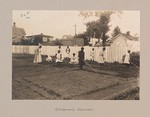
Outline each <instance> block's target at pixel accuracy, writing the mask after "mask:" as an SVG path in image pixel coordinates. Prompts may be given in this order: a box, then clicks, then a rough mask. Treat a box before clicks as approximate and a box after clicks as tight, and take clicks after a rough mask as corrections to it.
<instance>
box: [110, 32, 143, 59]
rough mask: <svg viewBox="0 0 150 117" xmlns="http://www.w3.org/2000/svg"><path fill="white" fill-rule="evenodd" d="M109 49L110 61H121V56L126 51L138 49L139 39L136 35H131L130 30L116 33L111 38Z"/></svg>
mask: <svg viewBox="0 0 150 117" xmlns="http://www.w3.org/2000/svg"><path fill="white" fill-rule="evenodd" d="M110 43H111V50H109V56H110V57H109V58H110V60H111V61H110V62H114V61H117V62H121V61H122V56H123V55H125V54H126V53H127V51H128V50H130V51H131V52H137V51H140V41H139V38H138V37H133V36H131V35H130V32H127V34H118V35H117V36H115V37H114V38H112V39H111V41H110Z"/></svg>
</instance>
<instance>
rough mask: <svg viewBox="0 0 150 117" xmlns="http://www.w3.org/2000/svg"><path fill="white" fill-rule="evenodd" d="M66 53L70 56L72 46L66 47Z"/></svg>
mask: <svg viewBox="0 0 150 117" xmlns="http://www.w3.org/2000/svg"><path fill="white" fill-rule="evenodd" d="M66 53H67V58H69V54H70V48H69V46H67V48H66Z"/></svg>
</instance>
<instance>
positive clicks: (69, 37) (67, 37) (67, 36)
mask: <svg viewBox="0 0 150 117" xmlns="http://www.w3.org/2000/svg"><path fill="white" fill-rule="evenodd" d="M73 38H74V36H72V35H63V37H62V39H73Z"/></svg>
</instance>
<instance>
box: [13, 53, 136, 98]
mask: <svg viewBox="0 0 150 117" xmlns="http://www.w3.org/2000/svg"><path fill="white" fill-rule="evenodd" d="M32 60H33V55H13V67H12V68H13V74H12V99H36V100H41V99H42V100H45V99H49V100H68V99H70V100H74V99H75V100H101V99H104V98H105V97H109V96H111V95H113V94H114V93H118V92H120V91H123V90H125V89H126V88H130V87H133V86H137V85H138V84H139V81H138V80H137V78H138V72H139V71H137V70H136V69H135V68H134V67H133V66H131V67H130V68H126V67H125V66H120V65H118V66H117V65H116V66H114V65H113V67H112V65H110V64H109V66H110V67H109V66H108V65H107V66H106V65H105V66H103V67H101V66H99V64H98V65H95V64H90V65H91V66H92V67H93V68H94V69H95V70H96V73H95V72H93V71H92V70H91V69H90V68H89V67H88V66H86V65H85V66H84V70H83V71H80V70H79V67H78V65H69V64H67V63H62V64H54V63H51V64H49V63H46V62H43V63H42V64H34V63H32ZM111 67H112V69H111ZM108 68H109V69H108ZM115 69H116V70H115ZM123 71H124V72H123ZM135 73H137V75H136V74H135ZM132 74H133V77H132ZM121 76H122V77H121ZM135 95H138V92H136V93H135V94H132V95H129V96H126V97H125V98H124V99H127V100H130V99H132V100H133V99H135V98H134V97H135Z"/></svg>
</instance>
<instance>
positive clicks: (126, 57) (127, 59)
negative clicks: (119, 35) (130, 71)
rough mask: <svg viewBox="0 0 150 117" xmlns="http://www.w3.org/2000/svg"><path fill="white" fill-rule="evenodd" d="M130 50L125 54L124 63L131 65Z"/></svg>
mask: <svg viewBox="0 0 150 117" xmlns="http://www.w3.org/2000/svg"><path fill="white" fill-rule="evenodd" d="M130 52H131V51H130V50H128V52H127V54H126V55H125V58H124V63H125V64H126V65H127V66H129V65H130Z"/></svg>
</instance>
